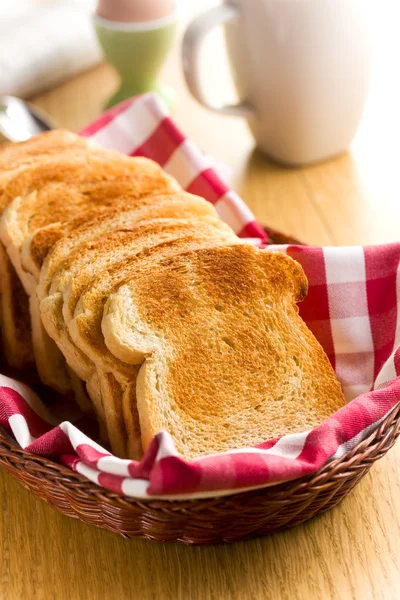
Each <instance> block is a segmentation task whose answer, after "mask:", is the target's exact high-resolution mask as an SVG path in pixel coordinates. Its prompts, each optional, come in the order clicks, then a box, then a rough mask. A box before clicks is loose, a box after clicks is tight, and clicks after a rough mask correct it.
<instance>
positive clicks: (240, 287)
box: [103, 245, 344, 458]
mask: <svg viewBox="0 0 400 600" xmlns="http://www.w3.org/2000/svg"><path fill="white" fill-rule="evenodd" d="M305 289H306V278H305V275H304V272H303V270H302V269H301V267H300V266H299V265H298V264H297V263H296V262H295V261H293V260H292V259H291V258H289V257H288V256H286V255H283V254H281V253H271V252H266V251H261V250H257V249H256V248H253V247H251V246H240V245H239V246H232V247H230V246H225V247H215V248H208V249H198V250H193V251H191V252H182V253H181V254H175V255H173V256H171V257H169V258H168V259H165V260H161V261H158V262H151V263H148V264H146V262H145V261H142V263H141V265H140V266H139V267H138V269H137V270H136V271H135V272H132V273H131V274H130V276H129V278H127V279H126V281H125V285H124V286H121V287H120V288H119V291H117V292H115V293H114V294H112V295H111V296H110V299H109V301H108V303H107V305H106V307H105V312H104V317H103V331H104V334H105V338H106V343H107V346H108V347H109V348H110V349H111V350H112V351H114V353H115V352H117V355H119V354H118V353H119V352H121V356H122V355H123V356H124V358H125V360H127V361H128V356H129V352H131V355H132V362H134V363H136V362H138V357H140V352H141V353H142V359H141V360H142V361H143V360H144V361H145V362H144V365H143V366H142V367H141V370H140V373H139V379H138V388H137V400H138V409H139V417H140V424H141V431H142V441H143V445H144V448H146V447H147V446H148V444H149V442H150V440H151V438H152V437H153V436H154V434H155V433H156V432H157V431H158V430H159V429H167V430H168V431H169V432H170V433H171V434H172V436H173V438H174V440H175V443H176V446H177V449H178V450H179V451H180V452H181V453H182V454H183V455H184V456H185V457H187V458H195V457H196V456H200V455H202V454H207V453H212V452H219V451H224V450H228V449H230V448H239V447H241V446H248V445H254V444H257V443H260V442H262V441H264V440H266V439H270V438H274V437H277V436H280V435H283V434H286V433H292V432H299V431H304V430H307V429H310V428H312V427H315V426H316V425H317V424H319V423H320V422H321V421H323V420H324V419H325V418H326V417H328V416H329V415H331V414H332V413H333V412H334V411H335V410H337V409H338V408H340V407H341V406H343V405H344V397H343V393H342V391H341V388H340V385H339V383H338V381H337V380H336V377H335V374H334V372H333V369H332V367H331V365H330V364H329V361H328V359H327V357H326V355H325V353H324V352H323V350H322V348H321V347H320V345H319V344H318V342H317V341H316V339H315V338H314V336H313V335H312V333H311V332H310V331H309V329H308V328H307V327H306V325H305V323H304V322H303V321H302V319H301V318H300V317H299V315H298V310H297V306H296V304H295V303H296V301H297V300H298V299H299V298H301V297H302V296H303V295H304V290H305ZM122 312H123V315H124V318H123V321H120V318H121V316H122ZM152 344H153V345H152ZM122 353H123V354H122ZM142 370H143V373H142Z"/></svg>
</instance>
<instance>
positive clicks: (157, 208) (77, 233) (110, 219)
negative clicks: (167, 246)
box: [36, 191, 217, 300]
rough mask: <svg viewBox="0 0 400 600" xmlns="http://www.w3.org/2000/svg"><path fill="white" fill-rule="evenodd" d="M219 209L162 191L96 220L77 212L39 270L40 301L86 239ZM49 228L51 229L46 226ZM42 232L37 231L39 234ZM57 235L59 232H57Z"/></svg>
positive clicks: (182, 194) (190, 196)
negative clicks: (54, 277)
mask: <svg viewBox="0 0 400 600" xmlns="http://www.w3.org/2000/svg"><path fill="white" fill-rule="evenodd" d="M216 216H217V212H216V210H215V208H214V207H213V205H212V204H211V203H210V202H207V201H206V200H204V199H203V198H200V197H199V196H195V195H193V194H188V193H187V192H183V191H180V192H176V193H173V194H160V195H157V196H155V197H146V198H145V199H144V202H143V201H142V202H141V203H140V205H133V206H132V204H131V203H128V206H126V207H125V209H124V208H123V207H122V206H118V207H113V208H109V209H107V210H106V211H104V212H103V213H102V214H101V216H99V217H98V218H97V219H93V220H87V219H86V218H84V217H83V216H82V215H78V216H77V217H76V218H75V219H72V221H69V222H68V223H66V224H65V226H64V230H63V232H59V238H58V241H57V243H56V244H55V245H54V246H52V248H51V252H50V253H49V254H48V255H47V256H46V259H45V260H44V262H43V265H42V267H41V270H40V278H39V284H38V286H37V289H36V291H37V294H38V297H39V299H40V300H42V299H43V298H45V297H46V296H47V294H48V291H49V288H50V286H51V282H52V278H53V276H54V274H55V273H56V271H57V269H59V268H60V267H61V266H62V264H63V261H65V260H66V259H67V258H68V256H69V254H70V253H71V252H73V251H74V250H75V249H77V248H79V246H80V245H81V244H83V243H85V242H87V241H90V240H94V239H96V238H98V237H100V236H102V235H106V234H107V233H108V232H110V231H112V230H115V229H123V228H124V227H131V226H132V224H135V223H137V222H139V221H142V220H148V219H157V218H165V219H169V218H171V219H176V218H178V219H191V218H203V217H216ZM47 229H48V228H47ZM39 233H40V232H38V235H39ZM54 235H55V237H56V235H58V233H57V234H56V233H55V234H54Z"/></svg>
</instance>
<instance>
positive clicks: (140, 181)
mask: <svg viewBox="0 0 400 600" xmlns="http://www.w3.org/2000/svg"><path fill="white" fill-rule="evenodd" d="M178 189H179V186H178V184H177V183H176V182H175V181H174V180H173V179H172V178H171V177H169V176H168V175H166V174H165V173H164V172H163V171H162V170H161V168H160V167H159V166H158V165H156V163H154V162H153V161H149V160H147V159H142V158H137V159H131V158H128V157H125V156H123V155H120V154H119V153H115V152H105V151H102V152H101V153H99V154H96V153H92V152H91V151H89V150H86V151H85V152H84V151H82V153H81V154H80V155H79V156H78V157H77V156H75V155H74V156H73V157H70V156H69V155H68V156H66V155H62V156H58V157H57V161H56V162H54V161H52V162H43V163H39V164H38V165H36V163H35V165H34V166H32V165H30V168H26V169H25V170H24V171H23V172H21V173H19V175H18V177H16V178H15V179H11V180H10V181H9V183H8V185H7V186H6V187H5V193H6V194H7V195H14V194H16V193H21V192H23V191H25V190H27V191H30V190H34V191H33V192H31V193H28V194H26V195H22V196H19V197H17V198H15V199H14V200H13V201H12V202H11V203H10V204H9V206H8V207H7V208H6V209H5V211H4V213H3V216H2V218H1V220H0V238H1V240H2V242H3V243H4V244H5V245H6V249H7V252H8V255H9V257H10V259H11V260H12V262H13V266H14V268H15V269H16V271H17V273H18V275H19V277H20V279H21V281H22V282H23V284H24V287H25V290H26V291H27V292H28V293H32V292H33V291H34V289H35V288H36V284H37V281H36V278H37V275H38V273H37V272H36V273H34V274H33V275H32V273H29V271H26V270H25V269H24V268H23V266H22V263H21V246H22V245H23V243H24V241H25V240H26V238H27V237H28V236H30V235H32V234H33V233H34V232H35V231H37V230H38V229H40V228H41V227H45V226H46V225H48V224H49V223H53V222H54V221H56V222H57V223H58V225H59V226H60V227H62V224H63V222H64V221H66V220H68V219H69V220H71V217H72V216H75V214H76V212H77V211H81V212H83V211H86V212H87V211H88V210H91V211H92V213H93V214H96V211H95V208H94V207H96V206H97V205H102V206H103V207H110V206H112V205H113V204H114V203H115V200H116V198H118V197H119V196H120V195H121V194H122V193H123V194H124V198H126V202H128V200H129V199H132V200H134V199H138V198H140V196H142V195H145V194H147V193H150V192H172V191H174V190H178ZM10 190H13V191H10ZM30 308H31V314H32V313H33V314H37V310H36V309H37V307H36V306H35V302H31V307H30ZM36 318H37V317H36ZM38 327H40V325H38V326H37V327H36V329H35V331H34V332H33V335H34V356H35V361H36V366H37V370H38V373H39V375H40V377H41V379H42V381H43V383H45V384H47V385H50V384H51V383H52V382H53V386H54V389H56V390H57V391H59V392H61V393H66V392H68V391H69V389H70V386H69V376H68V373H67V371H66V368H65V361H64V359H63V357H62V355H61V354H60V353H59V352H58V351H57V348H56V347H55V346H54V344H53V343H52V342H51V340H48V339H47V340H46V336H44V335H40V336H38V335H37V333H38V331H39V330H38ZM42 342H45V343H46V349H47V352H46V351H45V350H44V348H43V347H42V346H40V344H41V343H42ZM49 371H50V372H51V373H52V375H53V377H51V376H49Z"/></svg>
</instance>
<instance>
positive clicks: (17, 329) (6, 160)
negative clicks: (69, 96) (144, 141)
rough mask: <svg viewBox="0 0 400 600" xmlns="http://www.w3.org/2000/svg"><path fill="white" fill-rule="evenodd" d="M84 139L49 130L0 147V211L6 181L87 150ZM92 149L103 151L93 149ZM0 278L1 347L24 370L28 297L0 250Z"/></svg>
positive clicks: (28, 348)
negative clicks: (28, 138)
mask: <svg viewBox="0 0 400 600" xmlns="http://www.w3.org/2000/svg"><path fill="white" fill-rule="evenodd" d="M91 145H92V144H90V143H89V142H88V141H87V140H86V139H84V138H81V137H79V136H77V135H75V134H73V133H70V132H67V131H51V132H48V133H44V134H43V135H39V136H36V137H35V138H32V139H30V140H28V141H26V142H20V143H17V144H14V143H8V144H2V145H1V146H0V214H1V212H2V211H3V209H4V208H5V207H6V205H7V204H8V202H9V201H10V200H11V199H12V197H13V196H12V194H11V195H10V194H7V193H6V189H5V188H6V187H7V184H8V182H9V181H10V180H12V179H13V178H16V177H17V176H18V174H19V173H21V172H23V171H24V170H25V169H27V168H34V166H35V165H37V164H39V163H41V162H44V161H50V162H51V161H54V160H58V156H59V155H60V154H62V153H65V152H67V153H68V152H70V151H71V150H73V151H74V152H75V153H78V154H79V153H81V152H87V149H88V148H89V147H90V146H91ZM93 151H94V152H96V153H97V152H103V150H102V149H100V148H96V149H95V150H93ZM0 263H1V272H2V277H1V280H0V292H1V294H0V295H1V306H0V325H1V329H2V340H3V343H2V346H3V354H4V358H5V360H6V362H7V363H8V364H9V365H11V366H13V367H16V368H17V369H18V370H25V371H26V370H27V369H29V368H30V367H31V366H32V365H33V364H34V357H33V349H32V343H31V336H30V331H29V310H28V298H27V297H26V296H25V293H24V291H23V289H22V287H21V284H20V281H19V279H18V277H17V276H16V273H15V272H14V268H13V267H12V265H11V263H10V260H9V258H8V255H7V254H6V252H5V251H4V250H3V249H0Z"/></svg>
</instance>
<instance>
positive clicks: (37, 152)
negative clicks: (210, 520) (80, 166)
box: [0, 129, 98, 173]
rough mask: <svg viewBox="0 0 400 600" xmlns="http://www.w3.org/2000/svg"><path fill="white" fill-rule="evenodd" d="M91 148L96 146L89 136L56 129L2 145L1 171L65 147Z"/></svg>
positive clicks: (50, 155) (27, 162)
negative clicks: (85, 136)
mask: <svg viewBox="0 0 400 600" xmlns="http://www.w3.org/2000/svg"><path fill="white" fill-rule="evenodd" d="M89 147H90V148H91V149H92V150H94V149H95V148H97V147H98V146H95V144H93V143H92V142H90V140H88V139H87V138H84V137H81V136H79V135H76V134H75V133H72V132H71V131H66V130H63V129H54V130H52V131H46V132H44V133H41V134H40V135H37V136H35V137H33V138H30V139H29V140H26V141H25V142H18V143H14V142H8V143H6V144H2V145H1V146H0V172H1V173H3V172H4V171H11V170H13V169H18V168H19V167H21V166H23V165H29V164H32V163H35V162H37V161H38V160H43V159H46V158H50V157H54V156H57V155H59V154H60V152H62V151H63V150H64V149H66V148H68V149H74V150H77V149H79V148H89Z"/></svg>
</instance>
